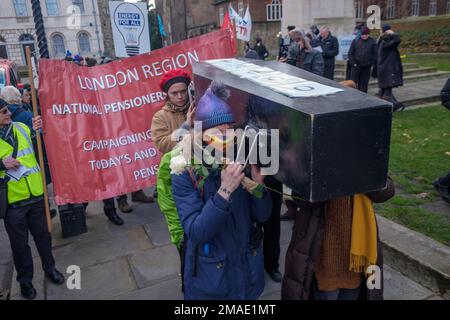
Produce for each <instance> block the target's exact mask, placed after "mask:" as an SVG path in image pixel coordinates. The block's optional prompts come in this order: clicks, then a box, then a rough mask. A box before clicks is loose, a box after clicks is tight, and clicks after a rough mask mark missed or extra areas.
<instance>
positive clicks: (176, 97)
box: [167, 82, 189, 107]
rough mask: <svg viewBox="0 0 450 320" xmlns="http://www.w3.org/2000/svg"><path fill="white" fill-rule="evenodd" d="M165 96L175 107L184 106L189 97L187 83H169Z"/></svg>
mask: <svg viewBox="0 0 450 320" xmlns="http://www.w3.org/2000/svg"><path fill="white" fill-rule="evenodd" d="M167 97H168V98H169V101H170V102H172V103H173V104H174V105H176V106H177V107H183V106H185V105H186V103H187V101H188V99H189V95H188V87H187V85H186V84H185V83H182V82H178V83H175V84H173V85H171V86H170V88H169V91H167Z"/></svg>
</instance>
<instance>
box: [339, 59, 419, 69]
mask: <svg viewBox="0 0 450 320" xmlns="http://www.w3.org/2000/svg"><path fill="white" fill-rule="evenodd" d="M402 64H403V68H405V69H406V68H419V65H418V64H417V63H415V62H404V63H402ZM346 66H347V61H342V60H336V68H339V67H340V68H345V67H346Z"/></svg>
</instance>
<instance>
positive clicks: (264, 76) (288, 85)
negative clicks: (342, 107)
mask: <svg viewBox="0 0 450 320" xmlns="http://www.w3.org/2000/svg"><path fill="white" fill-rule="evenodd" d="M206 62H207V63H209V64H211V65H213V66H215V67H216V68H219V69H222V70H224V71H227V72H229V73H231V74H233V75H235V76H238V77H240V78H243V79H247V80H249V81H252V82H254V83H256V84H258V85H260V86H263V87H266V88H268V89H270V90H273V91H276V92H278V93H281V94H283V95H285V96H288V97H290V98H302V97H303V98H305V97H317V96H324V95H328V94H334V93H337V92H341V91H344V90H342V89H338V88H335V87H331V86H326V85H323V84H320V83H317V82H314V81H309V80H306V79H303V78H300V77H295V76H291V75H289V74H286V73H283V72H280V71H277V70H274V69H271V68H268V67H262V66H259V65H256V64H253V63H248V62H245V61H241V60H237V59H218V60H208V61H206Z"/></svg>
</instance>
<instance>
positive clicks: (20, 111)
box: [8, 104, 34, 134]
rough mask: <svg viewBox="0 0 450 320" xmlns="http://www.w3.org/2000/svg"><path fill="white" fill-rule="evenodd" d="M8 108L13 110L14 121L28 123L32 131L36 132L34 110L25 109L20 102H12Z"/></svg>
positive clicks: (12, 117)
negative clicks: (34, 128)
mask: <svg viewBox="0 0 450 320" xmlns="http://www.w3.org/2000/svg"><path fill="white" fill-rule="evenodd" d="M8 109H9V111H10V112H11V119H12V121H14V122H21V123H23V124H26V125H27V126H28V128H30V130H31V133H32V134H34V130H33V113H32V112H30V111H29V110H27V109H25V108H24V107H23V106H22V105H19V104H10V105H9V106H8Z"/></svg>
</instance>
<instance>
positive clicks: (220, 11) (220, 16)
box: [219, 8, 224, 25]
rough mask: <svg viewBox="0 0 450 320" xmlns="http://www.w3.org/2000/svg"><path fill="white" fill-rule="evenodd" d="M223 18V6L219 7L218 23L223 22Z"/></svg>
mask: <svg viewBox="0 0 450 320" xmlns="http://www.w3.org/2000/svg"><path fill="white" fill-rule="evenodd" d="M223 18H224V13H223V8H219V24H220V25H222V24H223Z"/></svg>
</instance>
